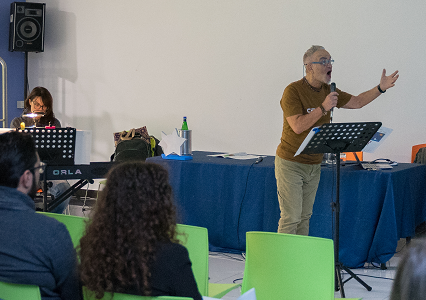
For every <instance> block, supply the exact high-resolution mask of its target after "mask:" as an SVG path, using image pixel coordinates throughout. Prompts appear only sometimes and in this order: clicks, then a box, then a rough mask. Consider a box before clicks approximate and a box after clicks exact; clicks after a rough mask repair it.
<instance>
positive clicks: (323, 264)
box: [241, 232, 334, 300]
mask: <svg viewBox="0 0 426 300" xmlns="http://www.w3.org/2000/svg"><path fill="white" fill-rule="evenodd" d="M246 238H247V239H246V241H247V244H246V264H245V270H244V276H243V284H242V291H241V292H242V293H244V292H246V291H248V290H249V289H251V288H253V287H254V288H255V289H256V297H257V299H258V300H275V299H276V300H285V299H292V300H293V299H298V300H305V299H306V300H308V299H309V300H311V299H330V300H331V299H334V248H333V240H331V239H324V238H317V237H310V236H301V235H293V234H283V233H272V232H247V234H246Z"/></svg>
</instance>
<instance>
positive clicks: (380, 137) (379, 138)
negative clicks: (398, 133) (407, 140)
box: [362, 126, 393, 153]
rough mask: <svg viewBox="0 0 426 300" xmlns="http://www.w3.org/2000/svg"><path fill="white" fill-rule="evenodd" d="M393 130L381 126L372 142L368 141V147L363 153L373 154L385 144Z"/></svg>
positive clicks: (366, 146)
mask: <svg viewBox="0 0 426 300" xmlns="http://www.w3.org/2000/svg"><path fill="white" fill-rule="evenodd" d="M392 131H393V129H390V128H386V127H384V126H381V127H380V128H379V130H377V132H376V133H375V134H374V135H373V137H372V138H371V140H369V141H368V143H367V145H365V147H364V148H363V149H362V152H366V153H373V152H374V151H376V149H377V147H379V146H380V145H381V144H383V141H384V140H385V139H386V138H387V137H388V136H389V135H390V134H391V132H392Z"/></svg>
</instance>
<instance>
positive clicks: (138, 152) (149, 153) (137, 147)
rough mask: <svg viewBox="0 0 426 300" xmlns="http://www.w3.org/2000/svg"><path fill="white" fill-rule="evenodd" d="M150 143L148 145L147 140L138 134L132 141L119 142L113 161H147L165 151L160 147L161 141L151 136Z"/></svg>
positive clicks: (112, 156)
mask: <svg viewBox="0 0 426 300" xmlns="http://www.w3.org/2000/svg"><path fill="white" fill-rule="evenodd" d="M150 142H151V143H147V141H146V139H145V138H143V137H142V136H141V135H140V134H139V133H137V132H136V133H135V134H134V135H133V137H131V139H127V140H121V141H120V142H118V144H117V146H116V147H115V151H114V153H113V154H112V155H111V161H115V162H124V161H132V160H139V161H145V160H146V159H147V158H148V157H153V156H158V155H161V154H162V153H163V149H162V148H161V146H160V145H158V144H159V142H160V141H159V140H158V139H157V138H155V137H154V136H150Z"/></svg>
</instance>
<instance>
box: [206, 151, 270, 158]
mask: <svg viewBox="0 0 426 300" xmlns="http://www.w3.org/2000/svg"><path fill="white" fill-rule="evenodd" d="M207 156H211V157H223V158H232V159H257V158H259V157H262V155H254V154H247V153H246V152H237V153H221V154H209V155H207Z"/></svg>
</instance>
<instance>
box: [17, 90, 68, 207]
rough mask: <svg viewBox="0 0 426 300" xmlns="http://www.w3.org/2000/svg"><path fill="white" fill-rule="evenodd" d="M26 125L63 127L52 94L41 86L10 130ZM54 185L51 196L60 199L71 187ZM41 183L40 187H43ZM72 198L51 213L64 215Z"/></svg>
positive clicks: (64, 182)
mask: <svg viewBox="0 0 426 300" xmlns="http://www.w3.org/2000/svg"><path fill="white" fill-rule="evenodd" d="M31 113H35V114H37V116H36V117H35V118H29V117H26V116H25V115H27V114H31ZM22 122H23V123H24V124H25V127H34V126H35V127H45V126H55V127H61V122H59V120H58V119H56V118H55V114H54V113H53V98H52V95H51V94H50V92H49V91H48V90H47V89H46V88H44V87H41V86H38V87H35V88H34V89H33V90H32V91H31V93H30V94H29V95H28V97H27V99H25V101H24V111H23V113H22V115H21V116H20V117H17V118H14V119H13V120H12V122H11V123H10V128H21V123H22ZM51 183H52V185H51V187H50V188H49V191H50V194H51V195H53V196H54V197H58V196H59V195H60V194H62V193H63V192H64V191H66V190H67V189H68V188H69V187H70V185H69V183H68V182H67V181H66V180H53V181H51ZM41 186H42V185H41V183H39V187H41ZM69 202H70V198H67V199H66V200H65V201H63V202H62V203H61V204H59V205H58V206H57V207H56V208H54V209H53V210H52V211H51V212H53V213H62V212H63V211H64V209H65V208H66V207H67V206H68V204H69Z"/></svg>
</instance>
